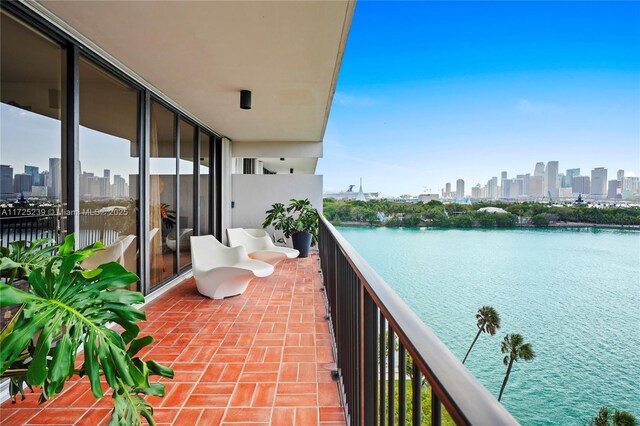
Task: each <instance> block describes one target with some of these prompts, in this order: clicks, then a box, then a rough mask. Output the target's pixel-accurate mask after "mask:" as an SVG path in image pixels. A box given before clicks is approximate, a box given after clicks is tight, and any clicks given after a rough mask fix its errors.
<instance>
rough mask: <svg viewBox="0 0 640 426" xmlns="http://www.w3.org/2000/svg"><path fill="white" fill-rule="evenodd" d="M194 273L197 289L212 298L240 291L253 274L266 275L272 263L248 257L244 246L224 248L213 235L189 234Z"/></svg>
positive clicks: (241, 291) (269, 272)
mask: <svg viewBox="0 0 640 426" xmlns="http://www.w3.org/2000/svg"><path fill="white" fill-rule="evenodd" d="M191 259H192V262H193V264H192V266H193V276H194V278H195V281H196V287H197V288H198V292H199V293H200V294H202V295H203V296H207V297H210V298H211V299H222V298H225V297H229V296H236V295H238V294H242V293H243V292H244V291H245V290H246V289H247V286H248V285H249V281H251V280H252V279H253V278H254V277H267V276H269V275H271V274H272V273H273V266H272V265H270V264H268V263H265V262H261V261H259V260H254V259H249V256H248V255H247V251H246V250H245V248H244V247H241V246H240V247H227V246H225V245H224V244H222V243H221V242H219V241H218V240H217V239H216V238H215V237H214V236H213V235H203V236H199V237H191Z"/></svg>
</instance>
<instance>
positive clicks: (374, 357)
mask: <svg viewBox="0 0 640 426" xmlns="http://www.w3.org/2000/svg"><path fill="white" fill-rule="evenodd" d="M360 294H361V298H362V308H363V309H362V366H363V372H362V377H363V382H362V409H363V412H362V419H363V421H364V424H365V425H375V424H376V423H377V421H378V418H377V414H378V413H377V411H378V401H377V396H378V351H377V350H376V349H377V348H376V346H377V341H376V339H377V337H378V330H377V327H378V308H377V307H376V303H375V302H374V301H373V299H372V298H371V296H370V295H369V293H368V292H367V291H366V290H365V289H364V286H362V285H360Z"/></svg>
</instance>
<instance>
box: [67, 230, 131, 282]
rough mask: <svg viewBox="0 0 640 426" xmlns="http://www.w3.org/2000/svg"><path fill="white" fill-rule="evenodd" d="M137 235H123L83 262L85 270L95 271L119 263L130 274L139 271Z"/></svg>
mask: <svg viewBox="0 0 640 426" xmlns="http://www.w3.org/2000/svg"><path fill="white" fill-rule="evenodd" d="M135 241H136V236H135V235H121V236H120V237H118V238H117V239H116V240H115V241H114V242H113V243H111V244H109V245H108V246H106V247H105V248H104V249H103V250H98V251H96V253H95V254H94V255H93V256H91V257H88V258H87V259H85V260H84V261H82V263H81V264H80V266H82V267H83V268H84V269H95V268H97V267H98V266H100V265H103V264H105V263H108V262H118V263H119V264H121V265H122V266H124V268H125V269H126V270H127V271H129V272H134V273H135V272H136V271H137V269H138V268H137V265H136V263H137V247H136V244H135Z"/></svg>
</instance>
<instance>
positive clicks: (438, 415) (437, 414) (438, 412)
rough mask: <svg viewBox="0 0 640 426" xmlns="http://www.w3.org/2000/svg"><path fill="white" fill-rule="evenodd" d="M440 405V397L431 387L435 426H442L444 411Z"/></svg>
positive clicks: (432, 417) (432, 422)
mask: <svg viewBox="0 0 640 426" xmlns="http://www.w3.org/2000/svg"><path fill="white" fill-rule="evenodd" d="M441 407H442V406H441V405H440V399H439V398H438V395H436V393H435V392H434V390H433V387H431V424H432V425H433V426H440V425H441V424H442V409H441Z"/></svg>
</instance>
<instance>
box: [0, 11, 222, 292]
mask: <svg viewBox="0 0 640 426" xmlns="http://www.w3.org/2000/svg"><path fill="white" fill-rule="evenodd" d="M1 7H2V11H1V15H0V17H1V23H0V30H1V37H0V42H1V50H0V54H1V61H0V77H1V86H0V98H1V99H0V101H1V104H0V108H1V110H0V124H1V126H0V138H1V140H2V143H1V144H0V209H2V213H3V214H2V216H1V219H0V245H1V246H5V247H6V246H8V244H9V243H10V242H12V241H16V240H33V239H36V238H42V237H52V238H54V239H55V240H56V241H57V242H61V240H62V238H63V237H64V236H65V235H66V233H67V230H71V229H73V230H76V231H77V235H76V243H77V244H76V245H77V247H85V246H87V245H90V244H92V243H94V242H96V241H101V242H102V243H104V244H105V245H106V246H108V247H110V248H114V247H118V249H115V250H114V251H113V253H114V258H113V259H109V260H113V261H117V262H120V263H121V264H123V266H125V268H127V269H128V270H130V271H132V272H135V273H136V274H138V275H139V276H140V277H141V279H142V281H141V283H142V284H144V285H143V286H140V287H139V288H140V289H144V291H145V292H150V291H153V290H155V289H157V288H159V287H160V286H161V285H163V284H164V283H167V282H169V281H171V280H172V279H173V278H175V277H177V276H178V272H182V271H185V270H188V268H189V267H190V265H191V251H190V236H191V235H197V234H211V233H214V231H215V232H216V235H217V236H218V237H219V236H220V235H219V233H220V229H219V228H220V224H219V222H220V216H219V214H217V212H218V211H219V209H220V201H219V198H220V181H221V176H220V165H219V162H220V158H219V152H218V151H219V146H218V145H217V141H219V138H218V137H217V136H215V137H214V136H213V135H212V134H210V133H208V132H207V131H206V130H205V129H203V128H202V127H201V126H199V125H196V124H194V123H195V121H194V118H193V117H191V116H189V115H188V114H185V113H183V112H181V113H178V112H177V110H175V109H173V108H172V107H171V106H170V104H169V103H165V102H164V101H160V100H159V98H156V95H155V94H154V92H153V91H152V89H151V88H148V89H145V88H144V85H143V84H141V83H139V82H137V81H136V80H135V79H134V78H129V77H128V76H127V75H126V74H124V73H121V72H120V71H118V70H117V69H115V68H113V67H112V66H111V65H110V64H109V63H108V62H107V61H103V60H102V59H100V58H99V56H98V55H96V54H93V53H92V52H90V50H89V49H87V48H86V47H83V46H79V45H77V44H76V41H74V40H73V39H71V38H70V37H68V35H67V34H65V33H64V32H62V31H59V30H58V29H56V28H53V27H51V26H50V25H48V24H47V23H46V22H43V21H41V20H40V18H39V17H37V16H34V15H31V14H30V13H29V12H28V11H26V10H24V9H23V8H22V7H21V6H20V5H19V4H17V3H7V2H3V3H2V5H1ZM13 13H17V14H18V15H19V16H21V18H22V19H25V20H26V21H28V22H29V24H31V25H29V24H26V23H25V22H23V21H22V20H21V19H19V18H16V17H15V16H14V15H13ZM36 28H37V29H36ZM78 55H79V57H78ZM67 64H69V68H68V69H67ZM76 65H77V67H76ZM76 71H77V74H76ZM67 83H68V84H69V86H68V87H67V86H66V84H67ZM149 97H150V98H151V101H150V102H146V101H144V99H149ZM67 108H69V111H70V113H68V114H67V112H66V110H67ZM75 108H77V111H76V109H75ZM71 111H73V112H74V113H71ZM75 112H77V113H78V114H77V115H76V114H75ZM76 117H77V119H76ZM144 117H148V118H149V119H148V120H146V119H143V118H144ZM76 130H77V132H76ZM75 153H77V158H75ZM142 154H144V155H145V157H144V158H141V155H142ZM72 160H73V161H72ZM141 167H142V168H143V169H141ZM141 170H144V171H145V173H146V175H143V174H141ZM67 171H68V173H67ZM147 182H148V184H147ZM75 188H77V198H75V197H73V196H72V195H74V194H75V192H74V191H72V190H71V189H75ZM141 188H142V189H143V192H140V189H141ZM67 193H68V194H69V197H67ZM142 195H144V198H143V197H142ZM74 206H77V207H74ZM16 208H20V209H22V211H24V210H25V208H26V209H27V210H30V212H29V213H28V214H27V216H26V217H25V216H21V217H13V216H9V215H8V214H7V213H10V210H11V209H14V210H16V211H17V209H16ZM76 208H79V212H78V213H76V212H75V210H76ZM14 210H11V211H14ZM68 211H74V213H73V215H69V216H68V217H67V216H64V215H65V214H67V213H66V212H68ZM141 213H144V215H142V214H141ZM142 229H146V230H148V238H147V241H143V239H142V238H141V235H140V232H141V230H142ZM105 252H106V251H103V252H102V253H103V254H104V253H105ZM143 255H144V256H143ZM144 259H149V261H148V264H147V263H145V262H143V260H144Z"/></svg>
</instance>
